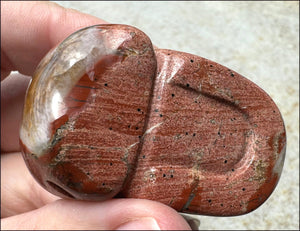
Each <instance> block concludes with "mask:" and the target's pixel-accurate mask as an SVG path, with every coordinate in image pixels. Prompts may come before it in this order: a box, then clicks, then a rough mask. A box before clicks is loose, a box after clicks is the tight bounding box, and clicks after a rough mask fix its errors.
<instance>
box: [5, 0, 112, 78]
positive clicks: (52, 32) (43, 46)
mask: <svg viewBox="0 0 300 231" xmlns="http://www.w3.org/2000/svg"><path fill="white" fill-rule="evenodd" d="M103 23H106V22H105V21H103V20H101V19H99V18H97V17H94V16H91V15H87V14H84V13H81V12H78V11H76V10H72V9H66V8H63V7H61V6H59V5H58V4H56V3H53V2H22V1H20V2H19V1H18V2H3V1H1V79H3V78H5V77H6V76H7V75H8V74H9V73H10V72H11V71H15V70H17V71H19V72H20V73H22V74H25V75H32V74H33V72H34V70H35V68H36V66H37V65H38V63H39V62H40V60H41V59H42V58H43V56H45V54H46V53H47V52H48V51H49V50H50V49H51V48H52V47H54V46H55V45H56V44H58V43H59V42H61V41H62V40H63V39H64V38H66V37H67V36H68V35H70V34H71V33H73V32H74V31H76V30H78V29H80V28H83V27H86V26H90V25H94V24H103Z"/></svg>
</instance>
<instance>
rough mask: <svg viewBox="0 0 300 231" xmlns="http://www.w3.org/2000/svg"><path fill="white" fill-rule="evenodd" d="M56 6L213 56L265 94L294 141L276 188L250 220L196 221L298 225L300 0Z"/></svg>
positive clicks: (204, 222)
mask: <svg viewBox="0 0 300 231" xmlns="http://www.w3.org/2000/svg"><path fill="white" fill-rule="evenodd" d="M56 2H57V3H59V4H60V5H63V6H65V7H67V8H74V9H77V10H80V11H82V12H85V13H89V14H92V15H94V16H97V17H99V18H102V19H104V20H106V21H109V22H111V23H121V24H128V25H132V26H136V27H137V28H139V29H141V30H142V31H144V32H145V33H146V34H147V35H148V36H149V37H150V38H151V40H152V42H153V43H154V44H155V45H156V46H158V47H161V48H168V49H174V50H179V51H184V52H188V53H192V54H196V55H199V56H202V57H205V58H208V59H211V60H213V61H216V62H218V63H220V64H222V65H224V66H227V67H229V68H230V69H232V70H235V71H237V72H238V73H240V74H242V75H244V76H245V77H247V78H248V79H250V80H252V81H253V82H255V83H256V84H257V85H259V86H260V87H261V88H262V89H264V90H265V91H266V92H267V93H268V94H269V95H270V96H271V97H272V98H273V100H274V101H275V103H276V104H277V105H278V107H279V109H280V111H281V113H282V115H283V118H284V121H285V125H286V129H287V137H288V145H287V154H286V161H285V165H284V170H283V174H282V176H281V179H280V181H279V184H278V186H277V188H276V190H275V191H274V193H273V194H272V195H271V197H270V198H269V199H268V200H267V202H266V203H264V204H263V205H262V206H261V207H260V208H258V209H257V210H255V211H254V212H252V213H250V214H247V215H243V216H239V217H225V218H224V217H207V216H194V217H195V218H197V219H200V222H201V224H200V229H204V230H206V229H222V230H226V229H268V230H272V229H298V228H299V2H227V1H225V2H88V1H85V2H59V1H56Z"/></svg>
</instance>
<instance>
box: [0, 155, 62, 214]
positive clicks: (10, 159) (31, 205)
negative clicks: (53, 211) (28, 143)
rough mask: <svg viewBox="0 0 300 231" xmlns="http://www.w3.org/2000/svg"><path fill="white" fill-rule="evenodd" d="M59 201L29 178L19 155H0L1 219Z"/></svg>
mask: <svg viewBox="0 0 300 231" xmlns="http://www.w3.org/2000/svg"><path fill="white" fill-rule="evenodd" d="M57 199H59V198H58V197H56V196H54V195H52V194H51V193H49V192H48V191H46V190H45V189H43V188H42V187H41V186H40V185H39V184H38V183H37V182H36V181H35V180H34V178H33V177H32V176H31V174H30V172H29V171H28V169H27V167H26V165H25V162H24V160H23V158H22V156H21V154H20V153H9V154H5V155H1V217H2V218H3V217H9V216H13V215H16V214H20V213H24V212H27V211H31V210H34V209H37V208H40V207H42V206H44V205H46V204H48V203H50V202H53V201H55V200H57Z"/></svg>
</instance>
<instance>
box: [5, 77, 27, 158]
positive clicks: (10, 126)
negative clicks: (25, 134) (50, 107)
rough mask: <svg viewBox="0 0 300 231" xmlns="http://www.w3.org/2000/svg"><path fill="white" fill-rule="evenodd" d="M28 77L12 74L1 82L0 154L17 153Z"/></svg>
mask: <svg viewBox="0 0 300 231" xmlns="http://www.w3.org/2000/svg"><path fill="white" fill-rule="evenodd" d="M30 79H31V78H30V77H29V76H25V75H21V74H18V73H13V74H11V75H10V76H9V77H7V78H6V79H5V80H3V81H2V82H1V152H13V151H18V150H19V149H20V148H19V129H20V122H21V118H22V111H23V105H24V97H25V93H26V89H27V86H28V84H29V81H30Z"/></svg>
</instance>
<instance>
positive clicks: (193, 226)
mask: <svg viewBox="0 0 300 231" xmlns="http://www.w3.org/2000/svg"><path fill="white" fill-rule="evenodd" d="M186 221H187V223H189V226H190V227H191V229H192V230H199V226H200V221H199V220H196V219H190V220H186Z"/></svg>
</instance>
